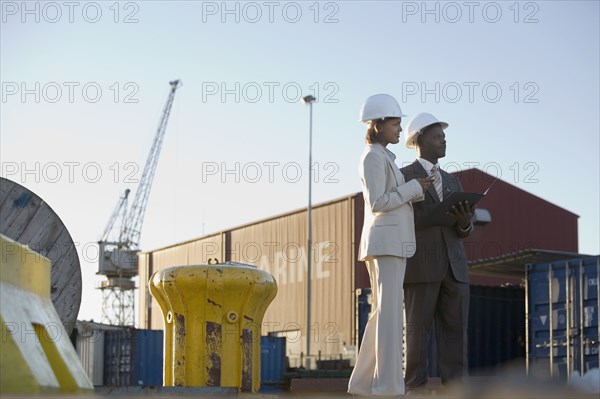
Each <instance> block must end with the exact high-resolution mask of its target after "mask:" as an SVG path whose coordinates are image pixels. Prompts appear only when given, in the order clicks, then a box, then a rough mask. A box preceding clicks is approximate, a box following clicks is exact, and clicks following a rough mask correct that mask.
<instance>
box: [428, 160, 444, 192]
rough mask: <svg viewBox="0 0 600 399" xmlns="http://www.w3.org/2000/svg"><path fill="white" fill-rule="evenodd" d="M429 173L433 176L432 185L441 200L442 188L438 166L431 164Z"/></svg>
mask: <svg viewBox="0 0 600 399" xmlns="http://www.w3.org/2000/svg"><path fill="white" fill-rule="evenodd" d="M431 175H432V176H435V180H434V181H433V187H434V188H435V191H436V192H437V195H438V198H439V199H440V201H443V200H444V198H443V189H442V174H441V173H440V168H439V167H438V166H437V165H433V168H431Z"/></svg>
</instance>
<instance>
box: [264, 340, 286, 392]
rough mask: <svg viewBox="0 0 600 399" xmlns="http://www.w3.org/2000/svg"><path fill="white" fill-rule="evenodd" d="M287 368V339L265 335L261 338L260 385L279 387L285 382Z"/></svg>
mask: <svg viewBox="0 0 600 399" xmlns="http://www.w3.org/2000/svg"><path fill="white" fill-rule="evenodd" d="M286 368H287V365H286V356H285V337H277V336H275V335H272V334H270V335H263V336H262V337H260V383H261V385H262V384H266V385H277V384H283V383H284V382H285V380H284V378H283V374H284V373H285V370H286Z"/></svg>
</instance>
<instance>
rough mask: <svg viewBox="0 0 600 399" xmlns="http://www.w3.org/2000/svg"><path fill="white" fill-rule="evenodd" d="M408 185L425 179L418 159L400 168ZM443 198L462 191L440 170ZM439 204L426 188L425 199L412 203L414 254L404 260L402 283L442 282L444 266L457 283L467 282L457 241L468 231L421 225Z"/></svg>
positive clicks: (462, 247) (454, 179)
mask: <svg viewBox="0 0 600 399" xmlns="http://www.w3.org/2000/svg"><path fill="white" fill-rule="evenodd" d="M400 170H401V171H402V173H403V174H404V178H405V180H406V181H407V182H408V181H410V180H412V179H416V178H425V177H427V172H426V171H425V169H424V168H423V166H421V164H420V163H419V161H418V160H416V161H415V162H413V163H412V164H410V165H408V166H405V167H404V168H401V169H400ZM441 174H442V187H443V190H444V195H446V193H450V192H458V191H463V190H462V185H461V184H460V181H459V180H458V178H457V177H455V176H453V175H451V174H449V173H446V172H445V171H443V170H442V171H441ZM439 202H440V199H439V198H438V195H437V193H436V191H435V188H434V186H433V184H432V185H430V186H429V187H428V188H427V190H426V193H425V199H424V200H423V201H420V202H415V203H413V210H414V214H415V233H416V234H415V235H416V240H417V251H416V253H415V254H414V255H413V256H412V257H411V258H408V260H407V266H406V275H405V277H404V282H405V283H433V282H437V281H442V280H443V279H444V277H445V276H446V272H447V270H448V263H450V266H451V268H452V273H453V274H454V277H455V278H456V279H457V280H458V281H461V282H469V275H468V271H467V258H466V256H465V249H464V246H463V243H462V241H461V238H463V237H466V236H468V235H469V234H470V232H467V233H463V232H461V230H460V228H459V227H458V225H455V226H454V227H446V226H431V225H427V224H425V223H423V220H424V217H425V216H426V215H427V213H428V211H429V210H431V209H432V208H433V207H435V205H437V204H438V203H439Z"/></svg>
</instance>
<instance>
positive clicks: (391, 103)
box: [359, 94, 406, 123]
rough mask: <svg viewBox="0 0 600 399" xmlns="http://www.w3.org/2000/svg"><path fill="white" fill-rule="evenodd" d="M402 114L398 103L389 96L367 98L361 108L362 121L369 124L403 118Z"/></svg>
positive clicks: (381, 95)
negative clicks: (380, 120)
mask: <svg viewBox="0 0 600 399" xmlns="http://www.w3.org/2000/svg"><path fill="white" fill-rule="evenodd" d="M403 116H406V115H404V114H403V113H402V110H401V109H400V105H398V101H396V99H395V98H394V97H392V96H390V95H389V94H375V95H372V96H371V97H369V98H367V100H366V101H365V103H364V104H363V105H362V107H361V108H360V119H359V120H360V121H361V122H365V123H367V122H369V121H373V120H376V119H384V118H401V117H403Z"/></svg>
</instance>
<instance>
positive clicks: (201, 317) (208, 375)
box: [149, 262, 277, 392]
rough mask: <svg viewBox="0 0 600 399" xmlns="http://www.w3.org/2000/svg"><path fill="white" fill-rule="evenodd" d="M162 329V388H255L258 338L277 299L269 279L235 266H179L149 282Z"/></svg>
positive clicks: (246, 267)
mask: <svg viewBox="0 0 600 399" xmlns="http://www.w3.org/2000/svg"><path fill="white" fill-rule="evenodd" d="M149 287H150V292H151V294H152V296H154V298H156V301H157V302H158V304H159V305H160V307H161V310H162V313H163V317H164V323H165V345H164V347H165V360H164V362H165V368H164V384H165V385H166V386H176V385H179V386H220V387H237V388H239V389H241V390H242V391H253V392H257V391H258V390H259V388H260V334H261V324H262V319H263V316H264V314H265V311H266V310H267V307H268V306H269V304H270V303H271V301H272V300H273V298H275V295H276V294H277V283H276V282H275V279H274V278H273V276H271V275H270V274H269V273H267V272H265V271H262V270H259V269H257V268H256V267H254V266H250V265H244V264H241V263H232V262H228V263H222V264H213V265H200V266H180V267H172V268H169V269H165V270H161V271H158V272H156V273H154V275H153V276H152V278H151V279H150V284H149Z"/></svg>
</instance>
